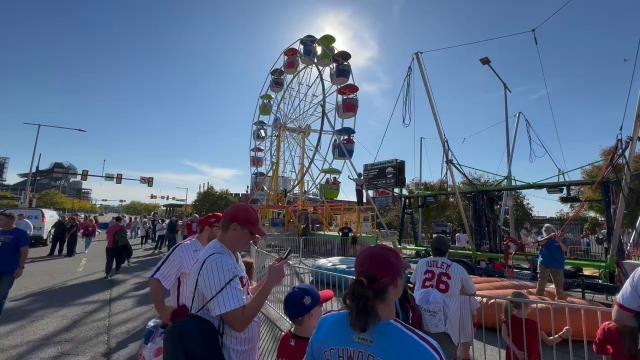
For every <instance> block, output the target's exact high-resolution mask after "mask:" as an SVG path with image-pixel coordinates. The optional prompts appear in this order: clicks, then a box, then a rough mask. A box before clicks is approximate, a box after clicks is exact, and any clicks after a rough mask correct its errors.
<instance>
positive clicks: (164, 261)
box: [149, 243, 184, 291]
mask: <svg viewBox="0 0 640 360" xmlns="http://www.w3.org/2000/svg"><path fill="white" fill-rule="evenodd" d="M182 244H184V243H178V244H176V245H175V246H174V247H173V248H171V250H169V253H168V254H167V256H165V257H164V259H162V261H160V265H159V266H158V268H157V269H156V270H155V271H154V272H153V274H151V276H149V277H153V276H154V275H155V274H157V273H158V271H160V269H162V267H163V266H164V263H166V262H167V260H169V258H170V257H171V255H173V253H174V252H175V251H176V249H177V248H178V246H180V245H182ZM179 279H180V278H178V280H179ZM179 289H180V288H178V291H180V290H179Z"/></svg>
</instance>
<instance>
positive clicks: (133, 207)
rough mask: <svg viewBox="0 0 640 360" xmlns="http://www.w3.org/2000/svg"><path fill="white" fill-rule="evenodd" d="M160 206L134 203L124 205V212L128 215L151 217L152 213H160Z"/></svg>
mask: <svg viewBox="0 0 640 360" xmlns="http://www.w3.org/2000/svg"><path fill="white" fill-rule="evenodd" d="M159 211H160V205H158V204H152V203H143V202H140V201H132V202H130V203H128V204H125V205H122V212H123V213H125V214H127V215H133V216H141V215H151V213H152V212H159Z"/></svg>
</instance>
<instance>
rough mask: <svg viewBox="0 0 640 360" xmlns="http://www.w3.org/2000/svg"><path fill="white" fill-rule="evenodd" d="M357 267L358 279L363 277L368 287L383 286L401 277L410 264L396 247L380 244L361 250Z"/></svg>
mask: <svg viewBox="0 0 640 360" xmlns="http://www.w3.org/2000/svg"><path fill="white" fill-rule="evenodd" d="M355 268H356V269H355V270H356V279H362V280H363V281H364V283H365V285H366V286H367V287H370V288H383V287H386V286H389V285H391V284H392V283H393V282H394V281H396V279H398V278H399V277H401V276H402V275H403V274H404V272H405V270H407V269H409V268H410V266H409V264H408V263H407V262H406V261H405V260H404V259H403V258H402V256H400V253H398V252H397V251H396V250H395V249H394V248H392V247H389V246H387V245H382V244H380V245H373V246H369V247H366V248H364V249H363V250H362V251H360V253H359V254H358V257H356V265H355Z"/></svg>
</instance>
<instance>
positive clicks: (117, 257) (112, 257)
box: [104, 246, 126, 275]
mask: <svg viewBox="0 0 640 360" xmlns="http://www.w3.org/2000/svg"><path fill="white" fill-rule="evenodd" d="M106 253H107V263H106V264H105V267H104V273H105V274H106V275H110V274H111V270H112V269H113V263H114V262H115V263H116V272H118V271H120V267H121V266H122V264H124V261H125V259H126V252H125V249H124V247H123V246H118V247H110V248H107V249H106Z"/></svg>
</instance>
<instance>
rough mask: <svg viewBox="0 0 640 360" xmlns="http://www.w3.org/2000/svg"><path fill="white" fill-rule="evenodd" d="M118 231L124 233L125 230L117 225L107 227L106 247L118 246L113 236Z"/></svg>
mask: <svg viewBox="0 0 640 360" xmlns="http://www.w3.org/2000/svg"><path fill="white" fill-rule="evenodd" d="M118 231H124V232H125V233H126V232H127V229H126V228H125V227H124V226H123V225H121V224H117V223H116V224H113V225H111V226H109V228H108V229H107V247H108V248H112V247H116V246H118V244H116V239H115V234H116V233H117V232H118Z"/></svg>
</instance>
